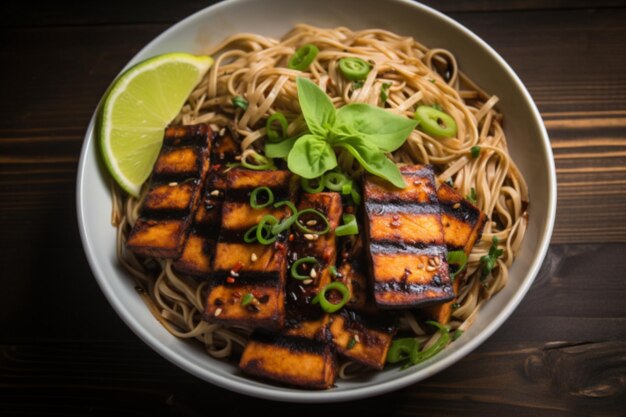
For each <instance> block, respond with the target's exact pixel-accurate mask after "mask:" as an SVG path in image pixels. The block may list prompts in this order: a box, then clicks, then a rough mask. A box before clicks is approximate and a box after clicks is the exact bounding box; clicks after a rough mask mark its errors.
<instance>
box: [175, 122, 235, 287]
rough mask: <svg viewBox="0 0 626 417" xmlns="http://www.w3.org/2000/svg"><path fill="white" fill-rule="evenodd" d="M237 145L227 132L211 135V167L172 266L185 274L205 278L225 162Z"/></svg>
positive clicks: (212, 249)
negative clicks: (191, 223)
mask: <svg viewBox="0 0 626 417" xmlns="http://www.w3.org/2000/svg"><path fill="white" fill-rule="evenodd" d="M238 148H239V145H238V144H236V143H235V141H234V139H233V138H232V136H231V135H230V134H225V135H221V136H218V135H214V136H213V143H212V147H211V166H210V168H209V172H208V173H207V175H206V179H205V183H204V189H203V191H202V197H201V198H200V202H199V203H198V204H197V209H196V212H195V214H194V218H193V225H192V227H191V232H190V233H189V238H188V239H187V241H186V242H185V244H184V247H183V252H182V255H181V256H180V258H178V259H177V260H176V261H175V262H174V264H173V267H174V269H175V270H176V271H178V272H181V273H183V274H185V275H190V276H194V277H200V278H207V277H208V275H209V273H210V272H211V270H212V269H211V262H212V259H213V254H214V253H215V243H216V241H217V236H218V234H219V230H220V223H221V215H222V204H223V202H224V192H225V190H226V174H225V172H224V171H225V169H226V168H227V165H226V164H227V163H228V162H233V161H235V158H236V156H237V153H238V152H237V151H238Z"/></svg>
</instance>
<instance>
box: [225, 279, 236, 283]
mask: <svg viewBox="0 0 626 417" xmlns="http://www.w3.org/2000/svg"><path fill="white" fill-rule="evenodd" d="M226 283H227V284H234V283H235V278H233V277H228V278H226Z"/></svg>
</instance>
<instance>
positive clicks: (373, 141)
mask: <svg viewBox="0 0 626 417" xmlns="http://www.w3.org/2000/svg"><path fill="white" fill-rule="evenodd" d="M296 83H297V87H298V101H299V103H300V108H301V109H302V115H303V116H304V120H305V122H306V124H307V127H308V130H309V132H308V133H306V134H304V135H302V136H300V137H299V138H298V139H296V140H295V141H293V146H291V143H289V144H284V145H283V148H281V149H280V151H278V150H274V151H275V152H273V154H274V155H278V154H280V155H284V154H285V153H286V151H287V149H285V147H289V146H291V147H290V149H289V152H288V154H287V164H288V166H289V169H290V170H291V171H292V172H294V173H295V174H298V175H300V176H301V177H303V178H308V179H312V178H317V177H319V176H321V175H322V174H324V173H325V172H326V171H329V170H331V169H333V168H335V167H336V166H337V157H336V154H335V152H336V151H345V152H348V153H350V154H351V155H352V156H353V157H354V159H356V160H357V161H358V162H359V163H360V164H361V166H363V168H364V169H365V170H367V171H368V172H370V173H372V174H374V175H376V176H378V177H381V178H384V179H386V180H387V181H389V182H391V183H392V184H393V185H395V186H396V187H399V188H404V187H406V183H405V182H404V180H403V179H402V175H401V174H400V170H399V169H398V167H397V166H396V164H395V163H394V162H393V161H391V160H390V159H389V158H387V156H386V155H385V153H387V152H393V151H395V150H396V149H398V148H399V147H400V146H402V144H403V143H404V141H405V140H406V138H407V137H408V135H409V134H410V133H411V131H413V129H414V128H415V126H416V124H417V122H416V121H415V120H412V119H408V118H406V117H403V116H399V115H396V114H393V113H390V112H388V111H386V110H383V109H382V108H380V107H376V106H371V105H368V104H362V103H352V104H348V105H346V106H344V107H341V108H340V109H339V110H336V109H335V107H334V106H333V103H332V101H331V100H330V98H329V97H328V96H327V95H326V93H324V91H322V90H321V89H320V88H319V87H318V86H317V85H315V84H314V83H313V82H312V81H310V80H308V79H306V78H302V77H300V78H298V79H297V80H296Z"/></svg>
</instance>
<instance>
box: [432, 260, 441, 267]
mask: <svg viewBox="0 0 626 417" xmlns="http://www.w3.org/2000/svg"><path fill="white" fill-rule="evenodd" d="M433 259H434V261H435V266H439V265H441V259H440V258H433Z"/></svg>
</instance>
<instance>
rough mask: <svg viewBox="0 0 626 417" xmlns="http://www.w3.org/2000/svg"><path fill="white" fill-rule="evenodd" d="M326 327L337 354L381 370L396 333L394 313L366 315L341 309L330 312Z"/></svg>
mask: <svg viewBox="0 0 626 417" xmlns="http://www.w3.org/2000/svg"><path fill="white" fill-rule="evenodd" d="M328 328H329V331H330V335H331V338H332V342H333V344H334V346H335V348H336V349H337V351H338V352H339V353H341V354H342V355H344V356H346V357H348V358H350V359H352V360H355V361H357V362H360V363H362V364H364V365H368V366H371V367H372V368H375V369H383V366H384V365H385V360H386V358H387V351H388V350H389V346H390V345H391V339H392V338H393V335H394V334H395V332H396V328H395V317H394V316H392V315H390V314H377V315H375V316H373V315H369V316H368V315H363V314H359V313H356V312H354V311H350V310H345V309H344V310H342V311H341V312H339V313H336V314H333V315H331V317H330V320H329V326H328Z"/></svg>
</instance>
